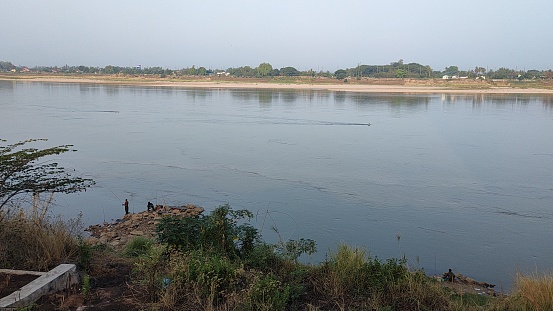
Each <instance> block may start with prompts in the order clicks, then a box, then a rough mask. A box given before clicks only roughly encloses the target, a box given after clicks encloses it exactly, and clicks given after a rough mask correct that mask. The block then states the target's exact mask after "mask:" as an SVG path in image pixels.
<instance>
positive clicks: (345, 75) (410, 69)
mask: <svg viewBox="0 0 553 311" xmlns="http://www.w3.org/2000/svg"><path fill="white" fill-rule="evenodd" d="M0 72H22V73H47V74H99V75H145V76H151V75H155V76H157V77H160V78H166V77H170V76H172V77H187V76H188V77H190V76H200V77H204V76H222V77H225V76H230V77H237V78H267V77H298V76H302V77H317V78H331V79H338V80H344V79H350V80H351V79H362V78H380V79H383V78H384V79H390V78H400V79H404V78H407V79H429V78H442V77H444V76H448V77H452V78H454V77H456V78H461V77H464V78H473V79H474V78H485V79H509V80H541V79H546V80H551V79H553V71H552V70H551V69H549V70H536V69H530V70H525V69H524V70H519V69H511V68H505V67H501V68H499V69H496V70H493V69H488V68H484V67H480V66H476V67H474V68H466V69H461V68H459V67H458V66H448V67H446V68H444V69H443V70H436V69H433V68H432V67H430V66H429V65H422V64H419V63H415V62H412V63H404V62H403V60H402V59H400V60H398V61H396V62H391V63H390V64H383V65H362V64H358V65H357V66H355V67H351V68H342V69H337V70H335V71H333V72H331V71H328V70H326V71H324V70H321V69H317V70H314V69H312V68H311V69H308V70H303V71H301V70H298V69H296V68H294V67H291V66H286V67H282V68H273V66H272V65H271V64H269V63H266V62H264V63H261V64H259V65H258V66H257V67H250V66H241V67H231V68H206V67H203V66H200V67H196V66H192V67H189V68H182V69H169V68H162V67H144V68H143V67H142V66H140V65H138V66H134V67H121V66H112V65H108V66H105V67H92V66H84V65H81V66H68V65H65V66H61V67H58V66H36V67H33V68H29V67H26V66H16V65H14V64H12V63H11V62H8V61H0Z"/></svg>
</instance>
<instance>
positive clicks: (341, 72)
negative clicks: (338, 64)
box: [334, 69, 347, 80]
mask: <svg viewBox="0 0 553 311" xmlns="http://www.w3.org/2000/svg"><path fill="white" fill-rule="evenodd" d="M334 76H335V77H336V79H338V80H343V79H345V78H346V76H347V73H346V71H345V70H344V69H338V70H336V71H335V72H334Z"/></svg>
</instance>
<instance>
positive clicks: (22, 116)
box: [0, 81, 553, 290]
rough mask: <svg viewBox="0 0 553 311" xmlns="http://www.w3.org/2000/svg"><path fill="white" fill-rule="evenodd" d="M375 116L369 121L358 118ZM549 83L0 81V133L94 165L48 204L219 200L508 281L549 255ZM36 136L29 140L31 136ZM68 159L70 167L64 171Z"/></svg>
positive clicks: (282, 230) (285, 231) (301, 232)
mask: <svg viewBox="0 0 553 311" xmlns="http://www.w3.org/2000/svg"><path fill="white" fill-rule="evenodd" d="M369 123H370V124H371V126H367V124H369ZM552 136H553V96H543V95H540V96H532V95H503V96H502V95H493V96H492V95H447V94H437V95H397V94H363V93H345V92H327V91H283V90H280V91H270V90H229V89H184V88H167V87H164V88H162V87H146V86H113V85H94V84H63V83H31V82H12V81H0V138H1V139H7V140H8V142H9V143H14V142H17V141H20V140H24V139H28V138H48V139H49V140H48V142H46V143H37V144H35V145H34V146H37V147H46V146H55V145H60V144H73V145H74V146H75V149H77V150H78V152H74V153H69V154H64V155H62V156H58V157H55V158H54V159H53V160H55V161H57V162H59V163H60V164H61V165H62V166H64V167H66V168H70V169H71V172H72V173H73V174H77V175H78V176H85V177H89V178H93V179H94V180H95V181H96V182H97V184H96V186H94V188H93V189H90V190H89V191H87V192H86V193H84V192H83V193H79V194H72V195H59V196H57V197H56V202H55V203H56V204H55V206H54V208H53V210H52V212H53V213H55V214H62V215H63V216H64V217H68V218H69V217H76V216H77V215H78V213H79V212H82V213H83V220H84V222H85V224H87V225H89V224H96V223H102V222H103V221H104V220H105V221H112V220H113V219H117V218H120V217H121V216H122V214H123V212H124V211H123V207H122V206H121V203H122V201H123V200H124V199H125V198H127V199H128V200H129V202H130V210H131V212H132V211H134V212H138V211H143V210H145V209H146V203H147V202H148V201H151V202H152V203H154V204H169V205H182V204H187V203H193V204H196V205H200V206H202V207H204V208H205V209H206V213H209V212H210V211H211V210H213V208H215V207H217V206H219V205H221V204H225V203H229V204H230V205H231V207H233V208H234V209H249V210H250V211H252V212H254V213H255V214H256V215H257V217H256V218H254V219H253V220H252V222H253V224H254V226H256V227H257V228H258V229H260V230H262V234H263V236H264V238H265V239H266V240H268V241H270V242H275V241H277V234H276V232H275V229H276V231H278V232H279V234H280V236H281V238H282V239H298V238H301V237H303V238H311V239H313V240H315V241H316V242H317V248H318V253H317V254H316V255H314V256H311V257H310V258H304V259H303V260H304V261H306V262H313V263H316V262H320V261H322V260H324V259H325V257H326V254H327V253H329V252H331V251H333V250H334V249H335V248H336V246H337V245H338V244H339V243H341V242H345V243H347V244H350V245H355V246H361V247H364V248H366V249H367V250H368V251H369V253H371V254H372V255H373V256H377V257H379V258H381V259H385V258H389V257H400V256H403V255H405V256H406V257H407V258H408V259H409V265H411V266H412V267H415V268H421V267H422V268H424V270H425V271H426V273H427V274H441V273H442V272H444V271H447V269H448V268H452V269H453V271H454V272H460V273H462V274H465V275H468V276H471V277H473V278H476V279H479V280H482V281H487V282H490V283H496V284H497V285H498V289H499V290H501V289H503V290H505V289H508V288H509V287H510V286H511V285H512V281H513V278H514V275H515V274H516V273H517V272H522V273H532V272H535V271H540V272H544V271H549V270H550V269H551V268H553V247H552V246H553V245H552V242H551V241H553V223H552V222H553V138H552ZM31 146H32V145H31ZM73 169H75V171H73Z"/></svg>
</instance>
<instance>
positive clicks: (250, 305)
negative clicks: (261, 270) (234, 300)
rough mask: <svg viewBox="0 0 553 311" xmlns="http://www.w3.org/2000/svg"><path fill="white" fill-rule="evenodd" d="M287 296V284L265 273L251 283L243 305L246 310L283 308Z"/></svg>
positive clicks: (288, 289) (288, 294)
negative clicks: (246, 299)
mask: <svg viewBox="0 0 553 311" xmlns="http://www.w3.org/2000/svg"><path fill="white" fill-rule="evenodd" d="M289 296H290V286H289V285H286V284H283V283H282V282H281V281H279V280H278V279H276V278H275V277H274V276H272V275H266V276H263V277H262V278H261V279H259V280H258V281H257V282H255V283H254V284H253V285H252V288H251V290H250V292H249V296H248V301H247V303H246V304H245V307H246V309H248V310H284V308H285V307H286V304H287V301H288V298H289Z"/></svg>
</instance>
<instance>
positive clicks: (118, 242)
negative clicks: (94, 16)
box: [85, 204, 498, 296]
mask: <svg viewBox="0 0 553 311" xmlns="http://www.w3.org/2000/svg"><path fill="white" fill-rule="evenodd" d="M203 212H204V209H203V208H202V207H199V206H196V205H193V204H187V205H184V206H165V205H156V206H155V209H154V210H153V211H143V212H139V213H135V214H127V215H125V216H123V218H121V219H117V220H115V222H113V223H104V224H101V225H92V226H89V227H88V228H87V229H85V231H88V232H90V237H89V238H88V240H87V242H88V243H89V244H91V245H95V244H106V245H110V246H111V247H113V248H114V249H116V250H122V249H123V248H124V247H125V246H126V245H127V243H129V242H130V241H131V240H132V239H133V238H135V237H145V238H151V239H155V237H156V233H155V228H156V225H157V224H158V223H159V221H160V219H161V218H163V217H168V216H176V217H197V216H199V215H201V214H202V213H203ZM433 278H435V279H436V280H437V281H438V282H440V283H441V284H442V286H444V287H448V288H451V289H452V290H454V291H456V292H459V293H470V294H478V295H489V296H497V295H498V293H497V292H496V291H495V290H494V287H495V285H493V284H489V283H486V282H479V281H476V280H474V279H472V278H470V277H467V276H464V275H462V274H459V273H458V274H457V275H456V278H455V280H454V281H453V282H448V281H444V280H443V278H442V277H441V276H434V277H433Z"/></svg>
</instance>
